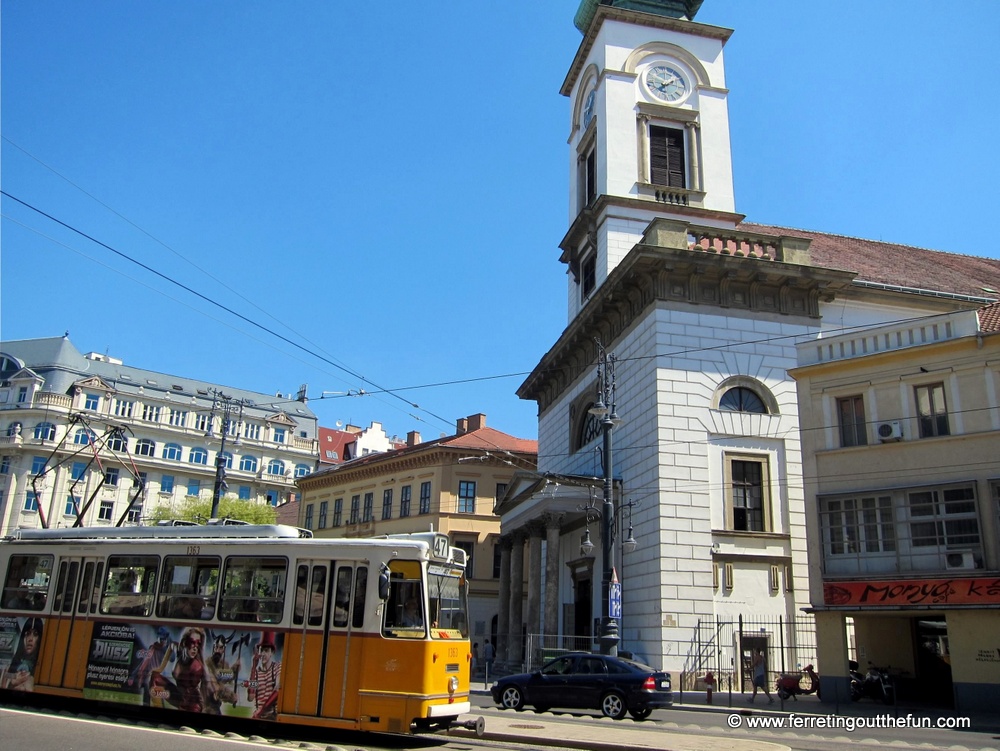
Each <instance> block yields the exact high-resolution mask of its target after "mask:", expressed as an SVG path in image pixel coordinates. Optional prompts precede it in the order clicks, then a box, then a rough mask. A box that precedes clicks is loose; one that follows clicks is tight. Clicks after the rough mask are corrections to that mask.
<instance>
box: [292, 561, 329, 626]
mask: <svg viewBox="0 0 1000 751" xmlns="http://www.w3.org/2000/svg"><path fill="white" fill-rule="evenodd" d="M326 568H327V567H326V566H325V565H322V566H313V568H312V584H311V585H310V583H309V566H308V565H306V564H304V563H303V564H299V567H298V573H297V575H296V581H295V611H294V614H293V615H292V623H293V624H294V625H296V626H301V625H302V622H303V621H304V620H305V616H306V610H307V609H308V611H309V625H310V626H321V625H323V605H324V602H325V600H326Z"/></svg>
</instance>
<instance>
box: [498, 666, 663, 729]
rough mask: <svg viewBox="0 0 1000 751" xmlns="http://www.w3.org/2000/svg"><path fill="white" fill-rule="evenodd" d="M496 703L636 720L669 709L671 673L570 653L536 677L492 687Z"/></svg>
mask: <svg viewBox="0 0 1000 751" xmlns="http://www.w3.org/2000/svg"><path fill="white" fill-rule="evenodd" d="M491 691H492V693H493V701H495V702H496V703H497V704H499V705H500V706H501V707H504V708H506V709H517V710H520V709H523V708H524V706H525V705H526V704H530V705H531V706H533V707H534V708H535V709H536V710H537V711H539V712H544V711H545V710H547V709H551V708H554V707H558V708H560V709H599V710H601V712H602V713H603V714H604V716H605V717H613V718H614V719H616V720H620V719H622V718H623V717H624V716H625V713H626V712H628V713H629V714H631V715H632V716H633V717H634V718H635V719H637V720H644V719H646V718H647V717H649V714H650V712H652V711H653V710H654V709H661V708H664V707H669V706H671V705H672V704H673V701H674V695H673V693H672V691H671V687H670V673H664V672H663V671H661V670H655V669H653V668H651V667H649V665H643V664H642V663H640V662H634V661H633V660H626V659H624V658H621V657H610V656H608V655H595V654H590V653H589V652H570V653H568V654H565V655H562V656H561V657H557V658H555V659H554V660H551V661H549V662H547V663H545V664H544V665H543V666H542V668H541V669H540V670H536V671H535V672H534V673H521V674H519V675H508V676H505V677H503V678H500V679H499V680H498V681H497V682H496V683H494V684H493V687H492V689H491Z"/></svg>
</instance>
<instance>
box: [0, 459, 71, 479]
mask: <svg viewBox="0 0 1000 751" xmlns="http://www.w3.org/2000/svg"><path fill="white" fill-rule="evenodd" d="M73 466H74V467H75V466H76V465H75V464H74V465H73ZM9 474H10V457H9V456H4V457H2V458H0V475H9Z"/></svg>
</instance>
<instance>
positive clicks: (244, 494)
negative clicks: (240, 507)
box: [237, 485, 251, 501]
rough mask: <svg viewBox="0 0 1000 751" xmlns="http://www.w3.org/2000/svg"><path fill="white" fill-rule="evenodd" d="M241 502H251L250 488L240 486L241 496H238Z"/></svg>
mask: <svg viewBox="0 0 1000 751" xmlns="http://www.w3.org/2000/svg"><path fill="white" fill-rule="evenodd" d="M237 498H239V499H240V500H241V501H249V500H250V498H251V493H250V486H249V485H240V489H239V494H238V495H237Z"/></svg>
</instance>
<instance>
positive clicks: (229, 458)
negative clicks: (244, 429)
mask: <svg viewBox="0 0 1000 751" xmlns="http://www.w3.org/2000/svg"><path fill="white" fill-rule="evenodd" d="M219 456H221V457H223V458H224V459H225V460H226V469H232V468H233V455H232V454H230V453H229V452H228V451H223V452H222V453H221V454H219Z"/></svg>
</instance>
